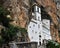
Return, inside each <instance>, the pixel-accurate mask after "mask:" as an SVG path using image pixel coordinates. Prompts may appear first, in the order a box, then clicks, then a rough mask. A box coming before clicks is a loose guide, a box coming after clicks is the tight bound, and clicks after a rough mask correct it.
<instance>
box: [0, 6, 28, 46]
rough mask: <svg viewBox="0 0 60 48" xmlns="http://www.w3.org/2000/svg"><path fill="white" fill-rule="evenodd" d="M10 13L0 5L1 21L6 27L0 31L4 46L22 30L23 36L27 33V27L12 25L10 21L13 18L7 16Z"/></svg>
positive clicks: (0, 42)
mask: <svg viewBox="0 0 60 48" xmlns="http://www.w3.org/2000/svg"><path fill="white" fill-rule="evenodd" d="M8 14H10V12H9V11H8V10H6V9H5V8H3V7H2V6H0V23H2V25H3V26H4V27H6V28H5V29H2V30H1V33H0V36H1V37H0V46H2V45H3V44H7V43H9V42H10V41H14V40H15V39H16V36H17V33H18V32H21V34H22V36H24V35H25V34H26V33H27V30H26V29H25V28H20V27H16V26H13V25H10V24H9V22H10V21H11V19H10V18H7V15H8Z"/></svg>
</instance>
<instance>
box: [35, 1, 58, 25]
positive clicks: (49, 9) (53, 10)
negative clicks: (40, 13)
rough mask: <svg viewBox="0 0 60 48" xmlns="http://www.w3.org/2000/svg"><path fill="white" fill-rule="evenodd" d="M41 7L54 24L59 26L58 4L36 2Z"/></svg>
mask: <svg viewBox="0 0 60 48" xmlns="http://www.w3.org/2000/svg"><path fill="white" fill-rule="evenodd" d="M36 1H37V3H38V4H39V5H42V6H43V7H44V8H45V10H46V12H47V13H48V14H49V15H50V16H51V18H52V20H53V22H54V24H56V25H58V21H57V15H56V11H57V9H56V4H55V2H54V1H53V0H36Z"/></svg>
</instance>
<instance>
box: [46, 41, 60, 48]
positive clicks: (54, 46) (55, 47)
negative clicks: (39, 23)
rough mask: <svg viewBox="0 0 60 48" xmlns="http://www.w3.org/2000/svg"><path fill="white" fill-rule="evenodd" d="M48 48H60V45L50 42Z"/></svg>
mask: <svg viewBox="0 0 60 48" xmlns="http://www.w3.org/2000/svg"><path fill="white" fill-rule="evenodd" d="M46 47H47V48H60V44H59V43H54V42H51V41H49V42H48V43H47V45H46Z"/></svg>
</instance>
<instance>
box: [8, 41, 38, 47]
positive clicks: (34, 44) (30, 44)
mask: <svg viewBox="0 0 60 48" xmlns="http://www.w3.org/2000/svg"><path fill="white" fill-rule="evenodd" d="M9 46H10V48H37V42H13V43H9Z"/></svg>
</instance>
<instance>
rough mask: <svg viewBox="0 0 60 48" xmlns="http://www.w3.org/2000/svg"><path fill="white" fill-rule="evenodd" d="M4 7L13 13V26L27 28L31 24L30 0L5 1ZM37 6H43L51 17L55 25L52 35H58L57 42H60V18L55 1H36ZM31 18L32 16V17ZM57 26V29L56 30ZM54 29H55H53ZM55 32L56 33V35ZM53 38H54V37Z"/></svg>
mask: <svg viewBox="0 0 60 48" xmlns="http://www.w3.org/2000/svg"><path fill="white" fill-rule="evenodd" d="M3 1H4V2H3V6H4V7H5V8H7V9H8V10H9V11H10V12H11V13H10V15H11V18H12V19H13V20H14V21H13V22H11V24H13V25H17V26H20V27H22V28H26V26H27V24H28V22H29V9H30V8H31V7H30V4H29V2H30V0H24V1H23V0H6V1H5V0H3ZM35 1H36V2H37V4H39V5H41V6H43V7H44V8H45V11H46V12H47V13H48V14H49V15H50V17H51V19H52V22H53V25H51V26H52V27H51V34H52V35H55V34H56V35H57V36H56V40H57V41H59V37H58V17H57V8H56V3H55V2H54V1H53V0H35ZM30 17H31V16H30ZM55 25H56V27H57V28H55ZM52 28H53V29H52ZM54 32H55V33H54ZM52 37H53V36H52ZM57 38H58V39H57Z"/></svg>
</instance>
